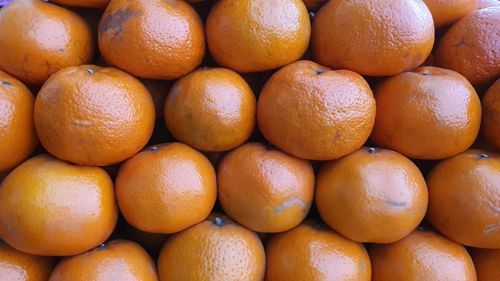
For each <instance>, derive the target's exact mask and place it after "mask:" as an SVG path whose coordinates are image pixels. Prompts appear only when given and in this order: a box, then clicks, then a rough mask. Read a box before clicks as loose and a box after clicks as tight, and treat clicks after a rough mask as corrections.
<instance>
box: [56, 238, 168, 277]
mask: <svg viewBox="0 0 500 281" xmlns="http://www.w3.org/2000/svg"><path fill="white" fill-rule="evenodd" d="M48 280H49V281H67V280H71V281H89V280H103V281H104V280H121V281H135V280H141V281H158V274H157V273H156V268H155V263H154V261H153V260H152V259H151V257H150V256H149V255H148V253H147V252H146V251H145V250H144V249H143V248H142V247H141V246H139V244H136V243H134V242H131V241H127V240H113V241H111V242H107V243H106V244H103V245H102V246H99V247H98V248H95V249H93V250H91V251H89V252H86V253H83V254H80V255H78V256H73V257H68V258H65V259H63V260H61V261H60V262H59V264H58V265H57V266H56V268H55V269H54V271H53V272H52V274H51V275H50V278H49V279H48Z"/></svg>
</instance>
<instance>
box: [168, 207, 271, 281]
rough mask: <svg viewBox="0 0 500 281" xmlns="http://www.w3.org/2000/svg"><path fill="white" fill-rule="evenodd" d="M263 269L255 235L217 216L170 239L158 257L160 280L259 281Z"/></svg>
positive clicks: (263, 253)
mask: <svg viewBox="0 0 500 281" xmlns="http://www.w3.org/2000/svg"><path fill="white" fill-rule="evenodd" d="M265 268H266V256H265V252H264V247H263V246H262V242H261V241H260V239H259V237H258V236H257V234H255V233H254V232H252V231H250V230H248V229H246V228H244V227H242V226H240V225H238V224H236V223H234V222H233V221H231V220H230V219H228V218H227V217H225V216H223V215H218V214H213V215H212V216H210V217H209V218H208V219H207V220H206V221H204V222H202V223H199V224H197V225H195V226H193V227H190V228H188V229H186V230H184V231H182V232H179V233H177V234H174V235H172V236H170V238H169V239H168V240H167V242H166V243H165V246H163V249H162V250H161V252H160V257H159V258H158V272H159V275H160V280H161V281H177V280H183V281H219V280H245V281H262V280H263V279H264V271H265Z"/></svg>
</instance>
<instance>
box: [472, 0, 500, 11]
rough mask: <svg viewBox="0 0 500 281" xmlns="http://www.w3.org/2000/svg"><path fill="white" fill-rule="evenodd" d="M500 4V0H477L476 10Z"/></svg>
mask: <svg viewBox="0 0 500 281" xmlns="http://www.w3.org/2000/svg"><path fill="white" fill-rule="evenodd" d="M496 6H500V1H499V0H476V10H480V9H484V8H488V7H496Z"/></svg>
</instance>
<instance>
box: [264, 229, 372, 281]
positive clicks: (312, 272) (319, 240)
mask: <svg viewBox="0 0 500 281" xmlns="http://www.w3.org/2000/svg"><path fill="white" fill-rule="evenodd" d="M266 258H267V268H266V281H290V280H301V281H318V280H344V281H370V280H371V265H370V258H369V256H368V253H367V252H366V250H365V248H364V247H363V245H362V244H360V243H356V242H354V241H351V240H349V239H347V238H344V237H343V236H341V235H339V234H337V233H335V232H334V231H332V230H331V229H329V228H327V227H323V226H321V225H319V224H315V223H314V222H311V221H308V222H305V223H303V224H300V225H299V226H297V227H295V228H293V229H291V230H288V231H286V232H283V233H278V234H275V235H273V236H272V237H271V239H270V240H269V242H268V243H267V245H266Z"/></svg>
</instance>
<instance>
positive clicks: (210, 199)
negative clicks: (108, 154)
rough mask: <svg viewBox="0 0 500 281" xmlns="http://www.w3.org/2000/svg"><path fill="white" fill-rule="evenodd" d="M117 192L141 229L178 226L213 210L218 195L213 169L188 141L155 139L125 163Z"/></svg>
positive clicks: (122, 206)
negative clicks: (155, 142) (159, 140)
mask: <svg viewBox="0 0 500 281" xmlns="http://www.w3.org/2000/svg"><path fill="white" fill-rule="evenodd" d="M116 198H117V200H118V205H119V207H120V210H121V212H122V214H123V216H124V217H125V219H126V220H127V221H128V222H129V223H130V224H131V225H133V226H135V227H137V228H139V229H140V230H143V231H147V232H153V233H174V232H178V231H181V230H183V229H186V228H188V227H190V226H192V225H194V224H197V223H199V222H201V221H203V220H204V219H205V218H207V217H208V215H209V214H210V211H211V210H212V208H213V206H214V204H215V200H216V198H217V186H216V176H215V170H214V168H213V166H212V164H211V163H210V161H209V160H208V159H207V158H206V157H205V156H203V154H201V153H199V152H198V151H196V150H194V149H192V148H191V147H189V146H187V145H185V144H182V143H167V144H161V145H154V146H151V147H148V148H147V149H145V150H144V151H143V152H140V153H139V154H137V155H135V156H134V157H132V158H130V159H129V160H127V162H125V163H124V164H123V165H122V166H121V168H120V171H119V172H118V176H117V179H116Z"/></svg>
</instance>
